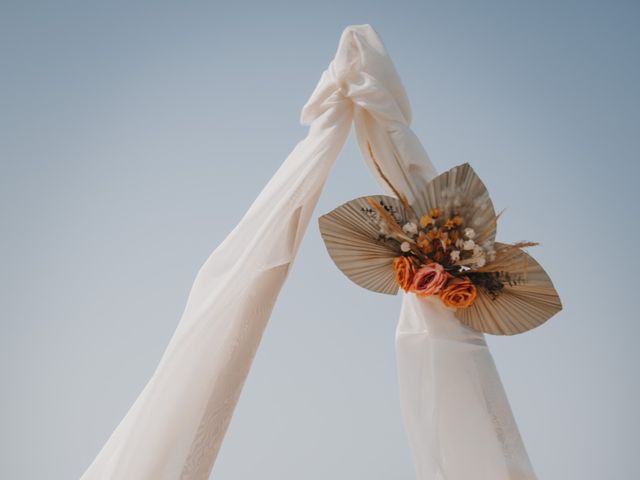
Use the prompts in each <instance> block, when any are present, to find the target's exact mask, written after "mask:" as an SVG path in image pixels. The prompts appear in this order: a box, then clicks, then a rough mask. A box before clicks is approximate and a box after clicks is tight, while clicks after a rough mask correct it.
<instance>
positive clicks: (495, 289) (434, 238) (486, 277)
mask: <svg viewBox="0 0 640 480" xmlns="http://www.w3.org/2000/svg"><path fill="white" fill-rule="evenodd" d="M367 202H368V203H369V205H370V206H369V208H362V211H363V212H364V213H365V214H367V215H368V216H370V217H371V218H372V219H373V220H374V221H376V222H377V223H378V225H379V229H380V236H379V240H380V241H383V242H390V243H391V244H394V243H395V247H396V249H397V250H398V253H399V255H398V256H397V257H395V258H394V259H393V270H394V274H395V276H394V278H395V281H396V283H397V284H398V286H399V287H400V288H402V289H403V290H404V291H405V292H412V293H415V294H416V295H418V296H420V297H429V296H431V295H439V296H440V299H441V300H442V302H443V303H444V304H445V305H447V306H448V307H453V308H466V307H469V306H470V305H472V304H473V302H474V301H475V299H476V297H477V292H478V288H483V289H485V290H486V291H487V292H489V293H490V294H491V295H492V296H493V297H495V296H497V295H498V294H499V293H500V291H501V290H502V288H504V285H505V284H514V283H515V282H517V281H518V280H519V279H517V278H513V276H512V275H509V274H508V273H507V272H487V271H481V270H480V269H482V268H483V267H485V266H486V264H487V262H491V261H493V260H495V258H496V251H495V248H494V244H493V241H492V240H491V238H490V237H489V234H490V232H491V231H492V230H493V229H494V227H493V226H492V225H487V226H486V228H485V229H484V230H483V231H481V232H476V230H475V229H474V228H472V227H468V226H466V225H467V222H466V221H465V218H464V216H463V215H462V214H460V213H459V212H457V211H456V210H453V211H452V213H450V214H449V215H445V213H444V212H445V210H444V209H443V208H439V207H434V208H431V209H430V210H429V211H428V212H427V213H426V214H424V215H422V216H421V217H420V218H419V219H416V220H417V221H408V222H405V223H401V220H400V218H399V215H398V212H397V211H396V209H395V208H394V207H393V206H390V205H386V204H385V202H384V201H383V200H379V201H378V200H375V199H374V198H372V197H368V198H367ZM495 219H496V220H497V216H496V217H495ZM531 245H535V243H533V242H522V243H519V244H517V245H516V246H514V247H516V248H521V247H523V246H531Z"/></svg>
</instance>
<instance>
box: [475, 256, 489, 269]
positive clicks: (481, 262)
mask: <svg viewBox="0 0 640 480" xmlns="http://www.w3.org/2000/svg"><path fill="white" fill-rule="evenodd" d="M486 263H487V261H486V260H485V259H484V257H480V258H478V260H477V261H476V266H477V267H478V268H481V267H484V266H485V264H486Z"/></svg>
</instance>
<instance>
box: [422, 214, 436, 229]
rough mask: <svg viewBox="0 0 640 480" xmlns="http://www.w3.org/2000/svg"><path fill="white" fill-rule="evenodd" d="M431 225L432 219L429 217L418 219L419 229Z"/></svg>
mask: <svg viewBox="0 0 640 480" xmlns="http://www.w3.org/2000/svg"><path fill="white" fill-rule="evenodd" d="M432 223H433V218H431V217H430V216H429V215H423V216H422V218H420V226H421V227H428V226H429V225H431V224H432Z"/></svg>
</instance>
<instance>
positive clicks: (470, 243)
mask: <svg viewBox="0 0 640 480" xmlns="http://www.w3.org/2000/svg"><path fill="white" fill-rule="evenodd" d="M475 246H476V243H475V242H474V241H473V240H465V241H464V243H463V244H462V248H463V249H464V250H473V247H475Z"/></svg>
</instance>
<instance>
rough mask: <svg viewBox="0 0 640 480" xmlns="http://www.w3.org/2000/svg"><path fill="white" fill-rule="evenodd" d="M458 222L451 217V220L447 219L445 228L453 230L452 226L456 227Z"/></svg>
mask: <svg viewBox="0 0 640 480" xmlns="http://www.w3.org/2000/svg"><path fill="white" fill-rule="evenodd" d="M455 226H456V224H455V222H454V221H453V218H450V219H449V220H447V222H446V223H445V224H444V228H446V229H448V230H451V229H452V228H455Z"/></svg>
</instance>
